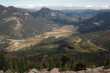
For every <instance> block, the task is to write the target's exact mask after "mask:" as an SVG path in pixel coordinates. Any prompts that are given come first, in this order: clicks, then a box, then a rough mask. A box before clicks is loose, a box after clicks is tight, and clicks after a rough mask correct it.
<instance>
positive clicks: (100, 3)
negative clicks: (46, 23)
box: [0, 0, 110, 8]
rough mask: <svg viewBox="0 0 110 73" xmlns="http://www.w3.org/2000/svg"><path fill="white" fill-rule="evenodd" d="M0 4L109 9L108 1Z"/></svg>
mask: <svg viewBox="0 0 110 73" xmlns="http://www.w3.org/2000/svg"><path fill="white" fill-rule="evenodd" d="M0 4H2V5H6V6H17V7H22V8H34V7H37V6H48V7H51V6H61V7H91V8H92V7H93V8H109V7H110V0H0Z"/></svg>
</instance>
